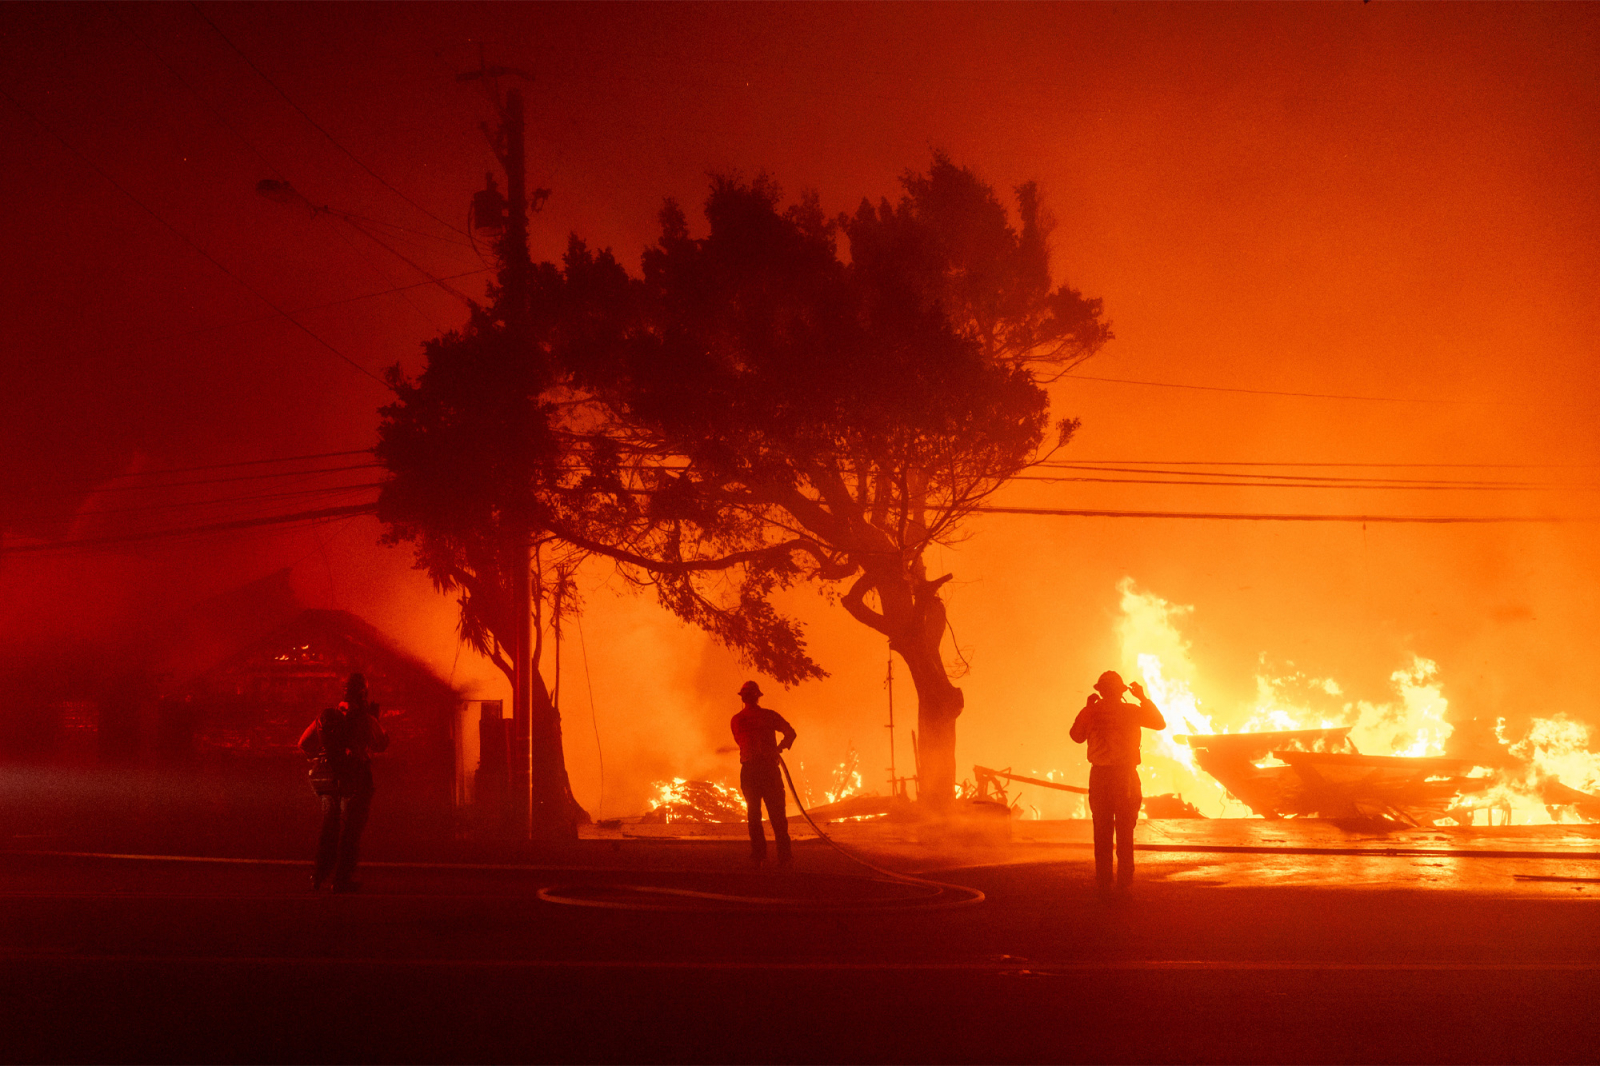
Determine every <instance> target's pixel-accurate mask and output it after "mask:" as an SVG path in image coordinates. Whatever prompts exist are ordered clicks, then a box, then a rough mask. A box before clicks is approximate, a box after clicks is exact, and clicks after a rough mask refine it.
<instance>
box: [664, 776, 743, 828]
mask: <svg viewBox="0 0 1600 1066" xmlns="http://www.w3.org/2000/svg"><path fill="white" fill-rule="evenodd" d="M655 789H656V795H655V798H654V799H652V800H651V801H650V809H649V811H647V812H646V813H645V815H644V817H643V818H641V819H640V821H642V822H667V823H670V822H742V821H744V819H745V813H744V796H743V795H741V794H740V792H739V790H738V789H736V788H729V787H728V786H727V785H723V784H719V783H717V782H715V781H688V780H685V779H684V778H681V777H674V778H673V779H672V780H671V781H657V782H656V783H655Z"/></svg>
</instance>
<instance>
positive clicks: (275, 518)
mask: <svg viewBox="0 0 1600 1066" xmlns="http://www.w3.org/2000/svg"><path fill="white" fill-rule="evenodd" d="M376 511H377V504H375V503H367V504H351V505H348V506H344V507H323V508H319V509H318V510H314V511H299V512H297V513H295V514H284V515H269V516H267V517H265V518H244V519H239V520H237V521H232V522H212V523H209V524H207V525H201V526H188V527H185V528H181V529H155V530H148V531H146V532H143V533H120V534H114V535H109V536H104V537H84V538H82V539H79V540H62V541H55V542H52V543H48V544H19V545H16V546H6V547H5V548H3V549H0V555H25V554H35V553H39V552H49V551H63V550H66V549H72V548H100V547H109V546H111V545H116V544H132V543H136V542H138V541H147V540H161V539H164V538H167V537H184V536H198V535H202V534H208V533H226V532H230V531H233V530H240V529H255V528H258V527H261V526H281V525H290V524H293V523H297V522H323V521H329V520H332V519H337V518H351V517H354V516H356V515H364V514H374V513H376Z"/></svg>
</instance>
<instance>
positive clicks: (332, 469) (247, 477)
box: [18, 463, 379, 499]
mask: <svg viewBox="0 0 1600 1066" xmlns="http://www.w3.org/2000/svg"><path fill="white" fill-rule="evenodd" d="M378 466H379V464H377V463H356V464H354V465H352V466H325V467H317V468H315V469H308V470H275V471H270V472H267V473H260V474H234V475H232V476H230V477H213V478H200V479H197V480H194V481H163V482H161V483H159V484H144V485H141V484H133V485H102V486H99V487H98V488H96V489H94V490H93V491H95V492H155V491H159V490H162V489H182V488H192V487H194V486H196V485H225V484H230V483H233V482H237V481H266V480H272V479H277V478H286V477H298V478H307V477H316V476H317V475H319V474H342V473H345V472H348V471H351V470H375V469H377V468H378ZM83 494H84V490H83V489H81V488H79V489H75V490H72V491H61V492H31V491H30V492H26V493H19V494H18V495H25V496H27V497H28V498H30V499H42V498H46V497H52V496H54V497H62V496H82V495H83Z"/></svg>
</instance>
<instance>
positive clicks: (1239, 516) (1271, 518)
mask: <svg viewBox="0 0 1600 1066" xmlns="http://www.w3.org/2000/svg"><path fill="white" fill-rule="evenodd" d="M973 510H975V511H978V512H981V513H984V514H1016V515H1043V516H1051V517H1060V518H1176V519H1198V520H1204V521H1213V522H1362V523H1367V522H1371V523H1374V524H1386V523H1396V524H1403V523H1414V524H1419V525H1549V524H1557V523H1564V522H1595V521H1600V516H1596V517H1588V516H1583V515H1557V516H1548V517H1542V518H1530V517H1517V516H1496V515H1392V514H1254V513H1243V512H1215V513H1208V512H1203V511H1096V510H1086V509H1085V510H1077V509H1067V508H1059V507H999V506H982V507H975V508H973Z"/></svg>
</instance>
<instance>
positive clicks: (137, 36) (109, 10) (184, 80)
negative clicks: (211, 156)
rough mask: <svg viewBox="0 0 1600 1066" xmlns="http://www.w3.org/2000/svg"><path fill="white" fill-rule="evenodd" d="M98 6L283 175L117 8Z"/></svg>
mask: <svg viewBox="0 0 1600 1066" xmlns="http://www.w3.org/2000/svg"><path fill="white" fill-rule="evenodd" d="M100 6H101V7H103V8H105V9H106V14H108V15H110V16H111V17H112V18H114V19H116V20H117V21H118V22H119V23H121V24H122V28H123V29H125V30H127V31H128V35H129V36H131V37H132V38H133V39H134V40H136V41H138V42H139V43H140V44H142V45H144V46H145V49H146V50H147V51H148V52H149V53H150V54H151V55H152V56H154V57H155V60H156V62H157V63H160V64H161V65H162V66H163V67H165V68H166V70H167V73H169V74H171V75H172V76H173V77H174V78H176V79H178V84H180V85H182V86H183V87H184V88H185V89H187V90H189V95H190V96H193V97H194V98H195V99H196V100H198V101H199V102H200V106H202V107H204V108H205V109H206V110H207V111H209V112H211V117H212V118H214V119H216V120H217V121H218V122H219V123H221V124H222V127H223V129H225V130H227V131H228V132H229V133H231V134H233V136H234V137H235V138H236V139H237V140H238V141H239V143H240V144H242V145H244V146H245V147H246V148H248V149H249V150H250V152H251V154H253V155H254V156H255V157H256V158H257V159H259V160H260V161H261V165H262V166H264V167H266V168H267V169H268V170H270V171H272V173H273V174H275V175H277V176H278V177H279V178H282V177H283V172H282V171H281V170H279V169H278V168H277V167H276V166H274V165H273V163H272V160H270V159H268V158H267V157H266V156H265V155H263V154H262V152H261V149H259V148H257V147H256V146H255V145H254V144H252V143H250V140H249V139H248V138H247V137H245V135H244V134H242V133H240V132H239V131H238V130H237V129H236V128H235V127H234V125H233V123H231V122H229V121H228V120H227V118H226V117H225V116H224V115H223V114H222V112H221V111H219V110H218V109H217V108H216V107H214V106H213V105H212V103H211V101H209V100H207V99H206V98H205V97H204V96H203V95H201V93H200V90H198V89H196V88H195V87H194V86H193V85H192V84H190V83H189V79H187V78H185V77H184V76H183V75H182V74H180V73H178V70H177V68H176V67H174V66H173V65H172V64H171V63H168V62H167V61H166V59H165V58H164V57H163V56H162V55H161V53H160V52H158V51H156V47H155V45H153V44H151V43H150V42H149V41H148V40H146V39H145V38H144V36H143V35H141V34H140V33H139V32H138V31H137V30H135V29H134V28H133V27H132V26H130V25H129V24H128V21H127V20H126V19H124V18H123V17H122V16H121V15H120V14H118V13H117V9H116V8H115V7H113V6H112V5H111V4H110V3H109V2H107V0H102V3H101V5H100Z"/></svg>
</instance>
